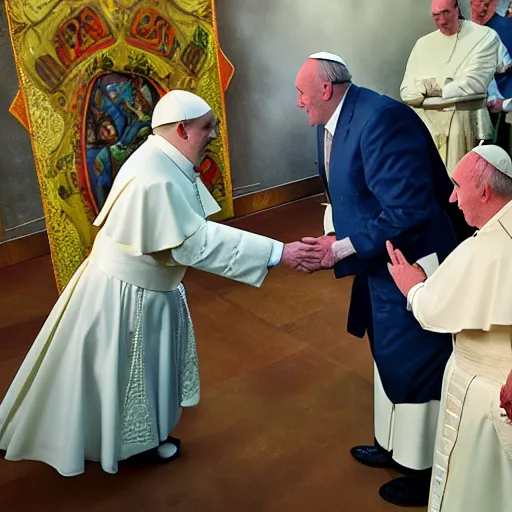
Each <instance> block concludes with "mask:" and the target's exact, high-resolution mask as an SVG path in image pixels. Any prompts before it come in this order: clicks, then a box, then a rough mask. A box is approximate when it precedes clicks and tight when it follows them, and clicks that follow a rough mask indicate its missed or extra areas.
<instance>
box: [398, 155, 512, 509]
mask: <svg viewBox="0 0 512 512" xmlns="http://www.w3.org/2000/svg"><path fill="white" fill-rule="evenodd" d="M452 179H453V182H454V185H455V188H454V192H453V194H452V197H451V200H452V201H457V202H458V205H459V208H460V209H461V210H462V211H463V212H464V216H465V218H466V221H467V222H468V224H470V225H472V226H475V227H477V228H478V229H479V231H477V233H476V235H475V236H474V237H472V238H469V239H468V240H466V241H464V242H463V243H462V244H461V245H460V246H458V247H457V249H455V251H453V253H452V254H451V255H450V256H448V258H447V259H446V260H445V261H444V262H443V263H441V265H440V267H439V268H438V269H437V270H436V271H435V272H434V273H433V275H432V276H431V277H429V278H428V279H425V275H424V274H423V273H422V271H421V270H420V269H418V268H415V267H413V266H411V265H409V264H408V263H407V261H406V260H405V258H404V257H403V255H402V253H401V252H400V251H399V250H398V249H396V250H395V249H394V248H393V247H392V246H391V244H389V243H388V251H389V253H390V257H391V261H392V265H391V266H390V271H391V274H392V276H393V278H394V279H395V282H396V283H397V285H398V287H399V288H400V290H401V291H402V293H403V294H404V295H406V296H407V299H408V303H409V305H410V307H411V309H412V312H413V313H414V316H415V317H416V319H417V320H418V322H419V323H420V324H421V325H422V327H423V328H424V329H427V330H429V331H433V332H438V333H451V334H453V342H454V351H453V355H452V356H451V358H450V360H449V362H448V365H447V368H446V371H445V376H444V382H443V391H442V396H441V407H440V417H439V424H438V430H437V436H436V445H435V453H434V465H433V471H432V483H431V495H430V503H429V512H511V511H512V499H511V495H510V485H511V482H512V422H511V421H510V419H511V418H512V375H511V377H510V378H508V380H507V377H508V376H509V374H510V372H511V369H512V161H511V159H510V156H509V155H508V154H507V153H506V152H505V151H504V150H503V149H501V148H499V147H498V146H479V147H477V148H475V149H474V150H473V151H472V152H471V153H469V155H467V156H466V157H464V158H463V159H462V160H461V162H460V163H459V165H458V166H457V167H456V168H455V170H454V172H453V176H452ZM504 383H505V386H504V387H503V388H502V386H503V384H504ZM501 407H503V408H504V409H505V411H506V412H504V410H503V409H502V408H501Z"/></svg>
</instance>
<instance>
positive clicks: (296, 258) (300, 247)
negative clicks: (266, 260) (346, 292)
mask: <svg viewBox="0 0 512 512" xmlns="http://www.w3.org/2000/svg"><path fill="white" fill-rule="evenodd" d="M354 253H355V250H354V248H353V246H352V244H351V243H350V241H349V240H348V238H345V239H344V240H339V241H336V237H335V236H332V235H324V236H320V237H318V238H313V237H306V238H303V239H302V240H301V241H300V242H292V243H289V244H285V245H284V249H283V256H282V258H281V263H282V264H284V265H286V266H287V267H290V268H293V269H294V270H297V271H298V272H305V273H308V274H311V273H312V272H316V271H317V270H324V269H329V268H332V267H334V265H335V264H336V263H337V262H338V261H340V260H342V259H343V258H346V257H347V256H350V255H351V254H354Z"/></svg>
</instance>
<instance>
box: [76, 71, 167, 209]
mask: <svg viewBox="0 0 512 512" xmlns="http://www.w3.org/2000/svg"><path fill="white" fill-rule="evenodd" d="M158 99H159V94H158V91H157V90H156V88H155V87H154V86H153V85H152V84H151V83H150V82H147V81H146V80H145V79H144V78H142V77H130V76H122V75H113V74H109V75H104V76H102V77H101V78H99V79H98V80H97V81H96V83H94V86H93V88H92V92H91V95H90V103H89V106H88V108H87V117H86V137H85V139H86V141H85V147H86V155H87V156H86V161H87V180H88V182H89V186H90V190H91V192H92V196H93V200H94V202H95V206H96V208H97V210H98V211H99V210H101V208H102V207H103V205H104V203H105V200H106V198H107V196H108V193H109V192H110V188H111V187H112V181H113V180H114V178H115V177H116V175H117V173H118V171H119V169H120V167H121V165H122V164H123V163H124V162H125V160H126V159H127V158H128V157H129V156H130V155H131V154H132V153H133V151H135V150H136V149H137V148H138V147H139V146H140V145H141V144H142V143H143V142H144V141H145V140H146V138H147V137H148V135H150V133H151V112H152V111H153V108H154V106H155V103H156V102H157V101H158Z"/></svg>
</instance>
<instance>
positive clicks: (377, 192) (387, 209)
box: [350, 104, 437, 262]
mask: <svg viewBox="0 0 512 512" xmlns="http://www.w3.org/2000/svg"><path fill="white" fill-rule="evenodd" d="M420 122H421V121H420V120H419V119H417V118H416V114H415V113H414V112H413V111H412V110H409V108H408V107H406V106H404V105H401V104H397V105H393V106H390V107H387V108H386V109H384V110H383V111H380V112H376V113H375V114H374V115H373V117H372V118H371V119H370V120H369V121H368V123H367V124H366V126H365V127H364V129H363V131H362V134H361V143H360V144H361V154H362V159H363V166H364V173H365V179H366V183H367V185H368V188H369V189H370V191H371V192H372V194H373V195H374V196H375V197H376V199H377V200H378V201H379V203H380V212H376V215H374V216H373V217H372V218H371V219H370V220H369V221H367V222H366V224H364V228H362V229H359V231H355V232H353V233H351V234H350V239H351V241H352V244H353V245H354V248H355V250H356V251H357V255H358V257H359V259H360V260H361V261H362V262H365V261H370V260H373V259H380V258H386V254H387V253H386V241H387V240H390V241H391V242H392V243H393V244H394V245H395V246H396V247H400V246H401V245H403V244H402V241H403V240H407V237H408V235H409V234H410V232H411V231H412V230H415V229H418V228H419V227H420V226H421V225H422V224H424V223H425V222H427V221H428V220H429V218H430V216H431V212H432V208H433V207H434V206H435V205H436V204H437V203H436V198H435V194H434V189H433V177H432V172H431V161H430V155H429V147H428V144H427V141H426V140H425V133H424V132H423V131H422V130H421V126H419V125H418V123H420Z"/></svg>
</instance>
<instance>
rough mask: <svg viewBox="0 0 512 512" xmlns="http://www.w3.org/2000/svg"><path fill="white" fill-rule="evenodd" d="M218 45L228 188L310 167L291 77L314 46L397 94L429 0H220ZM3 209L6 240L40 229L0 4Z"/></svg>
mask: <svg viewBox="0 0 512 512" xmlns="http://www.w3.org/2000/svg"><path fill="white" fill-rule="evenodd" d="M217 6H218V7H217V9H218V23H219V32H220V38H221V43H222V47H223V49H224V51H225V53H226V54H227V55H228V57H229V58H230V59H231V60H232V62H233V63H234V65H235V66H236V69H237V72H236V75H235V77H234V79H233V82H232V85H231V87H230V89H229V91H228V93H227V110H228V130H229V135H230V150H231V164H232V175H233V186H234V188H235V195H241V194H244V193H249V192H254V191H256V190H262V189H265V188H269V187H273V186H277V185H281V184H284V183H289V182H292V181H295V180H299V179H302V178H306V177H310V176H313V175H315V174H316V169H315V163H314V162H315V160H316V155H315V144H314V139H315V136H314V131H313V129H310V128H309V126H308V124H307V118H306V115H305V114H304V112H301V111H299V109H298V108H297V107H296V104H295V101H296V93H295V87H294V82H295V76H296V73H297V70H298V68H299V67H300V65H301V64H302V62H303V60H304V59H305V58H306V57H307V56H308V55H309V54H310V53H313V52H316V51H321V50H325V51H332V52H335V53H339V54H340V55H342V56H343V58H344V59H345V60H346V61H347V63H348V65H349V67H350V69H351V71H352V74H353V77H354V81H355V82H356V83H358V84H360V85H364V86H367V87H371V88H373V89H376V90H377V91H380V92H382V93H386V94H389V95H391V96H393V97H398V87H399V84H400V81H401V78H402V75H403V71H404V66H405V62H406V60H407V57H408V55H409V52H410V50H411V48H412V46H413V44H414V42H415V41H416V39H417V38H418V37H420V36H422V35H424V34H426V33H427V32H429V31H431V30H432V29H433V24H432V21H431V18H430V0H218V1H217ZM0 50H1V52H0V73H1V74H2V81H1V82H0V123H1V126H2V138H1V139H0V147H1V149H2V158H1V159H0V217H1V218H2V221H3V225H4V228H5V229H7V231H6V237H5V238H4V240H5V239H9V238H14V237H16V236H21V235H24V234H27V233H33V232H35V231H38V230H40V229H43V228H44V220H41V217H42V215H43V213H42V207H41V201H40V198H39V189H38V185H37V179H36V175H35V171H34V165H33V161H32V153H31V148H30V141H29V137H28V134H27V133H26V132H25V131H24V129H23V128H22V127H21V125H20V124H19V123H18V121H17V120H16V119H14V118H13V117H12V116H11V115H10V114H9V112H8V108H9V105H10V103H11V102H12V100H13V99H14V96H15V94H16V90H17V77H16V73H15V69H14V62H13V58H12V50H11V47H10V42H9V34H8V31H7V26H6V21H5V12H4V4H3V2H1V3H0Z"/></svg>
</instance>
